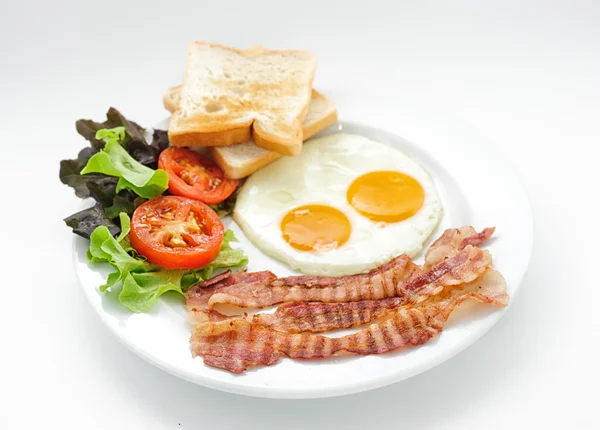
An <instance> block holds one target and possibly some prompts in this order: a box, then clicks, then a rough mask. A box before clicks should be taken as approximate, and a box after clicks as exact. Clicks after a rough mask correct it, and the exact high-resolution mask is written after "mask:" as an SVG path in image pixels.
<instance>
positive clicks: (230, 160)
mask: <svg viewBox="0 0 600 430" xmlns="http://www.w3.org/2000/svg"><path fill="white" fill-rule="evenodd" d="M180 89H181V86H176V87H172V88H169V90H168V91H167V92H166V93H165V95H164V97H163V103H164V105H165V108H166V109H167V110H168V111H169V112H174V111H175V110H177V106H178V105H179V90H180ZM336 121H337V108H336V105H335V103H334V102H333V101H331V100H330V99H328V98H327V97H325V96H324V95H323V94H321V93H319V92H318V91H316V90H312V99H311V102H310V105H309V107H308V112H307V113H306V116H305V117H304V122H303V123H302V132H303V136H304V139H308V138H309V137H311V136H313V135H315V134H317V133H318V132H320V131H321V130H324V129H325V128H327V127H329V126H330V125H332V124H334V123H335V122H336ZM210 153H211V154H212V157H213V158H214V159H215V161H216V162H217V164H218V165H219V167H221V169H223V170H224V171H225V174H226V175H227V176H229V177H230V178H234V179H240V178H245V177H246V176H249V175H251V174H252V173H254V172H256V171H257V170H260V169H262V168H263V167H264V166H266V165H267V164H270V163H271V162H273V161H275V160H277V159H278V158H279V157H281V154H280V153H278V152H275V151H269V150H267V149H264V148H261V147H259V146H257V145H256V144H255V143H254V142H253V141H248V142H244V143H239V144H236V145H230V146H219V147H212V148H210Z"/></svg>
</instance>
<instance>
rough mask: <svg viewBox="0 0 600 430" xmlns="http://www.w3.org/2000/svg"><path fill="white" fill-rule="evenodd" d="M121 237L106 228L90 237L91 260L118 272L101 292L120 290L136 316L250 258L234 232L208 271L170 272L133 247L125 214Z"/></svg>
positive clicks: (204, 269) (227, 237) (122, 217)
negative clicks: (171, 294) (236, 245)
mask: <svg viewBox="0 0 600 430" xmlns="http://www.w3.org/2000/svg"><path fill="white" fill-rule="evenodd" d="M119 218H120V224H121V233H120V234H119V236H118V237H117V238H115V237H114V236H113V235H112V234H111V233H110V231H109V229H108V228H107V227H105V226H99V227H98V228H96V230H94V232H93V233H92V234H91V236H90V247H89V249H88V251H87V259H88V260H89V261H91V262H95V263H100V262H105V263H108V264H110V265H111V266H112V267H113V269H114V270H115V271H114V272H112V273H111V274H109V275H108V278H107V280H106V283H105V284H103V285H101V286H100V291H106V290H108V289H109V288H114V287H117V285H118V284H119V283H120V284H121V286H122V288H121V292H120V293H119V301H120V302H121V304H123V305H124V306H126V307H127V308H129V309H130V310H131V311H132V312H146V311H147V310H149V309H150V308H151V307H152V306H153V305H154V304H155V303H156V301H157V300H158V298H159V297H160V296H161V295H163V294H164V293H166V292H168V291H175V292H177V293H179V294H181V295H183V294H185V291H187V289H188V288H190V287H191V286H192V285H194V284H197V283H198V282H201V281H204V280H206V279H209V278H210V277H211V276H212V275H213V273H214V271H215V270H218V269H226V268H227V269H231V270H237V269H239V268H241V267H244V266H245V265H247V264H248V257H247V256H246V254H245V253H244V251H242V250H241V249H235V248H233V247H232V246H231V242H237V238H236V237H235V235H234V234H233V232H232V231H231V230H227V231H226V232H225V237H224V240H223V244H222V245H221V252H220V253H219V255H218V256H217V258H216V259H215V260H213V261H212V262H211V263H210V264H208V265H207V266H205V267H202V268H199V269H195V270H169V269H164V268H161V267H159V266H156V265H153V264H150V263H149V262H147V261H146V260H145V259H144V258H143V257H141V256H139V255H138V254H137V253H136V252H135V250H134V249H133V248H132V247H131V245H130V244H129V229H130V219H129V216H128V215H127V214H125V213H121V214H120V216H119Z"/></svg>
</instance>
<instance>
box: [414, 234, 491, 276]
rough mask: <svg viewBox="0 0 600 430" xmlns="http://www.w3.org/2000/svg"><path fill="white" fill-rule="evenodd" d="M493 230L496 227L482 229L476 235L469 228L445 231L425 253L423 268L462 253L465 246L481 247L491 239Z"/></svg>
mask: <svg viewBox="0 0 600 430" xmlns="http://www.w3.org/2000/svg"><path fill="white" fill-rule="evenodd" d="M495 230H496V227H488V228H484V229H483V230H482V231H481V233H477V232H476V231H475V229H474V228H473V227H471V226H464V227H461V228H450V229H448V230H445V231H444V233H442V235H441V236H440V237H439V238H438V239H437V240H436V241H435V242H433V243H432V244H431V246H430V247H429V249H428V250H427V252H426V253H425V266H426V267H427V266H434V265H436V264H437V263H439V262H440V261H442V260H444V259H445V258H448V257H452V256H453V255H455V254H456V253H457V252H459V251H462V250H463V249H465V248H466V247H467V245H471V246H479V245H481V244H482V243H483V242H485V241H487V240H489V239H490V238H491V237H492V235H493V234H494V231H495Z"/></svg>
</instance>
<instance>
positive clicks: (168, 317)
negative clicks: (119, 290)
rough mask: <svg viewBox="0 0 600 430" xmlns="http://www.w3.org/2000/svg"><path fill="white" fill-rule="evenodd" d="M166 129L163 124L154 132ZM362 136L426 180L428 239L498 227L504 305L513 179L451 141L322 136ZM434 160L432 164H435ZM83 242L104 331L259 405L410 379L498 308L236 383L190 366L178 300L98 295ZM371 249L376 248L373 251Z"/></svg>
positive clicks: (486, 155) (473, 309)
mask: <svg viewBox="0 0 600 430" xmlns="http://www.w3.org/2000/svg"><path fill="white" fill-rule="evenodd" d="M157 128H166V122H164V123H161V124H159V125H157ZM342 129H343V130H344V131H345V132H349V133H356V134H361V135H364V136H366V137H369V138H372V139H374V140H376V141H380V142H382V143H387V144H390V145H395V146H397V147H398V148H400V149H402V150H403V151H405V152H408V153H409V154H410V155H412V156H413V157H414V158H415V159H416V160H417V161H418V162H420V163H421V165H423V166H424V167H425V168H426V169H427V170H428V171H429V172H430V173H431V175H432V176H433V178H434V180H435V183H436V186H437V188H438V191H439V194H440V197H441V199H442V202H443V204H444V218H443V220H442V222H441V224H440V226H439V227H438V230H437V232H436V233H435V234H434V236H438V235H439V234H440V232H442V231H443V230H444V229H446V228H451V227H459V226H461V225H465V224H469V225H473V226H474V227H475V228H476V229H478V230H479V229H482V228H484V227H489V226H496V235H495V239H493V240H492V241H491V242H490V243H489V245H488V246H487V249H489V250H490V251H491V252H492V255H493V258H494V265H495V267H496V268H497V269H499V270H500V271H501V272H502V274H503V275H504V276H505V278H506V280H507V283H508V291H509V294H510V295H511V298H512V297H514V295H515V293H516V291H517V289H518V287H519V285H520V284H521V281H522V279H523V276H524V274H525V271H526V268H527V265H528V263H529V258H530V255H531V249H532V245H533V225H532V224H533V223H532V215H531V209H530V205H529V202H528V199H527V196H526V193H525V191H524V188H523V186H522V185H521V183H520V181H519V179H518V177H517V176H516V174H515V173H514V171H513V169H512V168H511V167H510V166H509V165H508V164H507V163H506V162H504V161H503V159H502V157H499V156H498V154H496V153H495V152H493V150H492V149H491V148H487V147H483V146H481V145H480V146H477V148H478V151H477V158H476V159H473V158H471V157H472V156H473V143H472V142H471V143H469V144H467V143H466V141H461V140H457V141H453V142H452V148H451V149H449V148H448V147H447V145H448V142H445V143H444V145H445V146H444V145H442V144H439V145H438V146H435V144H430V145H429V148H427V149H428V150H429V151H426V150H424V149H423V148H422V146H419V145H418V143H419V142H417V144H413V143H411V142H408V141H407V140H405V139H403V138H401V137H399V136H396V135H394V134H391V133H388V132H385V131H382V130H378V129H374V128H372V127H368V126H364V125H360V124H354V123H340V124H337V125H335V126H333V127H331V128H330V129H328V130H326V131H324V132H322V133H321V134H329V133H335V132H337V131H338V130H342ZM436 155H438V156H439V157H440V158H436ZM228 223H230V225H229V227H230V228H232V229H233V230H234V231H235V234H236V235H237V237H238V238H239V239H240V242H241V243H240V246H241V247H242V248H243V249H244V250H245V251H246V252H247V253H248V256H249V259H250V264H249V267H248V269H249V270H251V271H252V270H265V269H269V270H271V271H273V272H275V273H276V274H278V275H281V276H283V275H288V274H291V273H292V272H291V271H290V270H289V269H287V268H286V267H285V266H284V265H282V264H281V263H278V262H276V261H274V260H272V259H271V258H269V257H267V256H264V255H262V254H261V253H260V252H259V251H258V250H257V249H256V248H254V247H253V246H252V244H251V243H250V242H249V241H248V240H247V239H246V237H245V236H244V234H243V233H242V232H241V231H240V230H239V229H238V228H237V225H235V223H233V222H231V220H228ZM87 246H88V242H87V241H86V240H84V239H82V238H75V241H74V247H73V250H74V262H75V267H76V271H77V274H78V277H79V280H80V283H81V287H82V288H83V291H84V293H85V295H86V296H87V297H88V299H89V300H90V303H91V304H92V307H93V308H94V309H95V310H96V311H97V312H98V314H99V315H100V318H101V319H102V321H103V322H104V323H105V324H106V326H107V327H108V328H109V329H110V330H111V331H112V332H113V333H114V334H115V335H116V336H117V338H118V339H119V340H120V341H121V342H123V343H124V344H125V345H126V346H127V347H128V348H130V349H131V350H132V351H134V352H135V353H136V354H138V355H139V356H141V357H142V358H144V359H145V360H147V361H149V362H150V363H152V364H154V365H156V366H158V367H160V368H161V369H164V370H166V371H167V372H170V373H172V374H174V375H176V376H179V377H181V378H183V379H186V380H189V381H192V382H195V383H198V384H200V385H204V386H207V387H211V388H215V389H219V390H223V391H228V392H234V393H240V394H246V395H252V396H261V397H276V398H308V397H328V396H336V395H342V394H350V393H354V392H359V391H364V390H368V389H372V388H376V387H381V386H384V385H387V384H391V383H393V382H397V381H400V380H403V379H406V378H408V377H410V376H413V375H416V374H418V373H420V372H423V371H425V370H427V369H430V368H431V367H433V366H436V365H438V364H440V363H442V362H443V361H445V360H447V359H449V358H450V357H452V356H454V355H455V354H457V353H458V352H460V351H461V350H463V349H464V348H466V347H467V346H469V345H470V344H472V343H473V342H474V341H475V340H477V339H478V338H479V337H480V336H482V335H483V334H484V333H485V332H486V331H488V330H489V329H490V328H491V327H492V326H493V325H494V324H495V323H496V322H497V321H498V320H499V319H500V317H501V316H502V315H503V314H504V312H505V311H506V309H498V308H495V307H492V306H489V305H482V304H477V303H471V302H468V303H465V304H463V305H462V306H461V307H460V308H459V309H457V310H456V311H455V312H454V314H453V315H452V317H451V318H450V320H449V321H448V324H447V325H446V327H445V328H444V331H443V332H442V333H441V334H440V335H438V336H437V337H436V338H434V339H433V340H432V341H430V342H429V343H427V344H426V345H423V346H420V347H417V348H410V349H404V350H400V351H395V352H391V353H387V354H382V355H371V356H365V357H363V356H346V357H334V358H331V359H326V360H309V361H298V360H290V359H287V358H282V359H281V360H280V361H279V363H277V364H276V365H274V366H271V367H260V368H257V369H256V370H251V371H248V372H246V373H245V374H242V375H233V374H231V373H228V372H226V371H223V370H218V369H214V368H211V367H208V366H206V365H204V363H203V362H202V358H195V359H194V358H192V356H191V353H190V346H189V337H190V333H191V327H190V326H189V325H188V324H187V323H186V321H185V311H184V308H183V300H182V299H181V298H179V297H176V296H175V295H170V296H169V297H164V296H163V299H161V300H160V301H159V304H158V305H157V306H155V308H154V309H152V310H151V311H150V312H148V313H146V314H132V313H130V312H129V311H128V310H127V309H125V308H124V307H122V306H121V305H120V304H119V303H118V300H117V297H116V294H114V293H105V294H102V293H100V292H99V291H98V285H100V284H102V283H103V282H104V280H105V279H106V276H107V274H108V272H109V270H108V269H107V268H106V266H105V265H90V264H88V262H87V261H86V259H85V252H86V249H87ZM373 246H377V245H376V244H374V245H373Z"/></svg>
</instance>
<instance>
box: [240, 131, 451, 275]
mask: <svg viewBox="0 0 600 430" xmlns="http://www.w3.org/2000/svg"><path fill="white" fill-rule="evenodd" d="M442 214H443V208H442V204H441V201H440V198H439V196H438V193H437V190H436V188H435V185H434V182H433V180H432V178H431V177H430V175H429V174H428V173H427V171H426V170H425V169H423V167H421V166H420V165H419V164H418V163H417V162H416V161H414V160H413V159H412V158H411V157H410V156H408V155H406V154H405V153H403V152H402V151H400V150H399V149H396V148H393V147H391V146H388V145H385V144H383V143H379V142H375V141H373V140H370V139H368V138H366V137H363V136H359V135H353V134H347V133H337V134H333V135H330V136H325V137H322V138H318V139H313V140H311V141H309V142H307V143H306V144H305V145H304V147H303V149H302V152H301V153H300V154H299V155H297V156H295V157H282V158H280V159H278V160H277V161H275V162H274V163H272V164H270V165H269V166H267V167H265V168H263V169H261V170H259V171H258V172H256V173H255V174H254V175H252V176H251V177H250V178H248V179H247V180H246V182H245V183H244V185H243V186H242V189H241V190H240V193H239V195H238V198H237V202H236V206H235V210H234V213H233V217H234V220H235V221H236V222H237V224H238V225H239V226H240V228H241V229H242V230H243V231H244V234H245V235H246V236H247V237H248V239H249V240H250V241H251V242H252V243H253V244H254V245H255V246H256V247H257V248H258V249H260V250H261V251H262V252H264V253H265V254H267V255H270V256H271V257H273V258H275V259H277V260H279V261H281V262H284V263H286V264H287V265H289V266H290V268H292V269H293V270H299V271H301V272H303V273H306V274H311V275H328V276H342V275H350V274H355V273H361V272H365V271H368V270H370V269H373V268H374V267H377V266H379V265H381V264H383V263H385V262H387V261H389V260H390V259H392V258H393V257H395V256H397V255H400V254H402V253H405V254H408V255H409V256H411V257H415V256H416V255H417V254H419V252H420V251H421V250H422V248H423V246H424V244H425V242H426V241H427V239H428V238H429V236H430V235H431V234H432V233H433V231H434V230H435V228H436V227H437V225H438V223H439V222H440V220H441V218H442Z"/></svg>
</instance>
